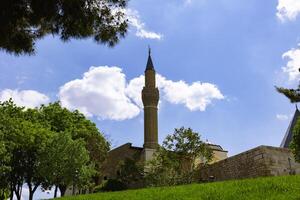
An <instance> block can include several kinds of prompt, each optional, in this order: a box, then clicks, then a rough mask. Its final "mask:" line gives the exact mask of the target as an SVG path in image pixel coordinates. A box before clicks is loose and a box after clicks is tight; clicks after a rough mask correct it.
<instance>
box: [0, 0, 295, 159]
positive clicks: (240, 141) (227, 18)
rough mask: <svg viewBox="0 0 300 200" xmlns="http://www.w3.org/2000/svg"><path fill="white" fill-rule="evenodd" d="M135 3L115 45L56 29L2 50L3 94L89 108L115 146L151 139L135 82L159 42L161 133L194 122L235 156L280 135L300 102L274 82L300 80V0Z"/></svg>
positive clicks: (155, 57)
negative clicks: (26, 49) (18, 50)
mask: <svg viewBox="0 0 300 200" xmlns="http://www.w3.org/2000/svg"><path fill="white" fill-rule="evenodd" d="M129 8H130V10H128V11H126V12H127V13H128V15H129V16H130V17H131V27H130V30H129V32H128V35H127V36H126V38H125V39H122V40H121V41H120V43H119V44H118V45H117V46H115V47H114V48H108V47H106V46H102V45H97V44H96V43H94V42H93V41H92V40H90V39H87V40H72V41H70V42H67V43H63V42H62V41H60V40H59V39H58V38H57V37H54V38H53V37H52V36H48V37H46V38H45V39H43V40H41V41H38V42H37V44H36V45H37V53H36V55H34V56H19V57H16V56H14V55H9V54H6V53H4V52H0V69H1V74H0V99H1V100H4V99H5V98H8V97H9V96H12V97H14V98H15V99H16V101H17V102H18V103H20V104H23V105H27V106H36V105H38V104H39V103H46V102H49V101H55V100H58V99H60V100H62V101H64V105H66V106H68V107H70V108H80V109H81V110H82V111H83V112H85V111H86V114H87V115H88V116H90V117H91V119H92V120H93V121H94V122H95V123H96V124H97V126H98V128H99V129H100V130H101V131H102V132H103V133H105V134H106V135H108V137H109V139H110V140H111V141H112V144H113V147H115V146H118V145H121V144H123V143H126V142H132V143H133V144H134V145H136V146H141V145H142V144H143V113H142V110H141V107H140V105H139V102H138V100H136V98H138V97H139V92H138V94H136V92H137V91H136V89H135V88H129V85H130V83H132V84H133V83H135V84H141V80H142V77H139V76H140V75H142V74H143V72H144V69H145V65H146V61H147V51H148V50H147V46H148V45H151V48H152V58H153V61H154V65H155V68H156V71H157V73H158V74H160V75H161V79H162V82H161V84H162V86H161V88H160V89H161V97H162V98H161V102H160V109H159V138H160V141H162V140H163V138H164V137H165V136H166V135H167V134H170V133H172V132H173V129H174V128H176V127H180V126H185V127H191V128H192V129H194V130H195V131H197V132H199V133H200V134H201V135H202V138H203V139H204V140H206V139H208V140H209V141H210V142H212V143H217V144H220V145H222V146H223V148H224V149H226V150H228V151H229V154H230V155H234V154H237V153H240V152H242V151H245V150H248V149H249V148H253V147H256V146H258V145H272V146H278V145H279V144H280V142H281V139H282V138H283V136H284V133H285V130H286V129H287V126H288V124H289V120H290V118H291V115H292V114H293V112H294V110H295V106H294V105H291V104H290V103H289V101H288V100H287V99H286V98H284V97H283V96H282V95H280V94H278V93H277V92H276V91H275V89H274V86H275V85H278V86H286V87H295V86H296V85H297V82H298V80H299V74H297V73H295V70H296V69H297V68H298V67H299V66H298V65H300V50H299V49H298V43H299V42H300V41H299V40H300V26H299V25H300V17H297V15H298V13H299V12H300V5H299V2H298V1H297V0H289V1H288V0H280V1H278V0H268V1H261V0H248V1H239V0H216V1H208V0H189V1H184V0H165V1H158V0H156V1H154V0H131V1H130V3H129ZM283 55H285V58H283ZM91 66H95V67H96V68H90V67H91ZM99 66H100V67H99ZM103 66H108V67H103ZM112 66H115V68H112ZM121 70H122V71H121ZM84 73H86V79H84V78H83V74H84ZM95 74H96V75H95ZM124 76H126V78H125V77H124ZM91 77H92V78H91ZM97 77H98V79H97ZM101 77H102V78H103V79H101V80H107V81H108V82H106V83H105V82H103V81H101V80H99V79H100V78H101ZM89 78H91V79H92V80H93V81H94V82H93V83H92V84H90V83H88V84H87V82H88V81H87V80H89ZM76 79H77V80H76ZM115 80H120V81H115ZM133 80H134V81H133ZM180 80H182V81H181V82H180ZM109 81H111V83H112V84H113V85H114V84H115V87H114V90H115V91H113V92H111V90H110V86H109V85H108V84H107V83H109ZM131 81H133V82H131ZM199 82H201V83H202V84H200V83H199ZM205 84H206V85H205ZM141 86H142V85H141ZM141 86H139V87H141ZM28 90H32V91H30V92H31V93H30V92H29V93H28ZM101 91H102V92H104V93H107V95H109V96H108V97H107V96H104V97H105V98H104V97H103V93H101ZM81 92H82V93H81ZM89 92H90V93H89ZM97 92H98V93H97ZM99 92H100V93H101V94H99ZM116 92H117V93H118V92H120V93H121V95H119V94H116ZM110 93H111V94H110ZM93 95H95V96H93ZM101 95H102V96H101ZM114 95H116V96H117V97H115V96H114ZM118 95H119V96H118ZM187 95H189V97H188V98H187ZM78 96H79V97H78ZM106 97H107V98H106ZM114 98H116V99H118V102H119V104H118V105H116V103H115V101H112V100H111V99H114ZM199 102H200V103H199ZM201 102H202V103H201ZM115 111H116V112H115ZM112 113H115V114H117V116H116V115H114V114H112ZM118 113H120V115H118ZM124 113H125V114H124ZM118 116H122V117H121V118H122V119H120V117H119V118H118Z"/></svg>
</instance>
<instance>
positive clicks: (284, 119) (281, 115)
mask: <svg viewBox="0 0 300 200" xmlns="http://www.w3.org/2000/svg"><path fill="white" fill-rule="evenodd" d="M276 118H277V119H278V120H280V121H286V120H288V119H289V117H288V116H287V115H283V114H277V115H276Z"/></svg>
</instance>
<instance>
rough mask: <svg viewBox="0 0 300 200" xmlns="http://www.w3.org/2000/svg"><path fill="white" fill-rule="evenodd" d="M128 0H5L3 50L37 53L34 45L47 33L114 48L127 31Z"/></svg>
mask: <svg viewBox="0 0 300 200" xmlns="http://www.w3.org/2000/svg"><path fill="white" fill-rule="evenodd" d="M127 1H128V0H2V1H1V3H0V49H2V50H4V51H6V52H8V53H13V54H15V55H19V54H29V55H31V54H34V53H35V42H36V40H38V39H41V38H43V37H44V36H46V35H48V34H52V35H58V36H59V37H60V38H61V39H62V40H63V41H68V40H70V39H73V38H74V39H81V38H88V37H93V38H94V40H95V41H96V42H97V43H101V44H106V45H108V46H114V45H115V44H116V43H117V42H118V41H119V40H120V38H122V37H124V36H125V34H126V31H127V27H128V24H127V20H126V16H125V13H124V8H125V7H126V5H127Z"/></svg>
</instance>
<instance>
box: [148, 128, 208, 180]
mask: <svg viewBox="0 0 300 200" xmlns="http://www.w3.org/2000/svg"><path fill="white" fill-rule="evenodd" d="M211 158H212V151H211V149H210V148H209V147H208V145H207V144H206V143H204V142H202V141H201V139H200V135H199V134H198V133H197V132H194V131H193V130H192V129H191V128H187V129H185V128H184V127H181V128H179V129H175V131H174V133H173V134H172V135H168V136H167V137H166V138H165V140H164V142H163V145H162V147H161V148H159V149H158V150H157V152H156V153H155V155H154V159H153V160H152V161H150V163H149V165H148V166H147V181H148V184H150V185H177V184H186V183H191V182H192V181H193V177H194V173H195V171H196V170H198V167H199V165H200V164H201V163H200V160H201V161H202V162H208V161H210V160H211Z"/></svg>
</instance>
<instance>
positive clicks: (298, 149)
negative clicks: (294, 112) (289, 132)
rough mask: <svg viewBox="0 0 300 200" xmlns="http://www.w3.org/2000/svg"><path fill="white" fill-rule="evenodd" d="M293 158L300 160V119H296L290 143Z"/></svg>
mask: <svg viewBox="0 0 300 200" xmlns="http://www.w3.org/2000/svg"><path fill="white" fill-rule="evenodd" d="M290 147H291V149H292V152H293V154H294V156H295V160H296V161H297V162H300V119H298V120H297V122H296V126H295V127H294V129H293V139H292V142H291V144H290Z"/></svg>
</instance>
